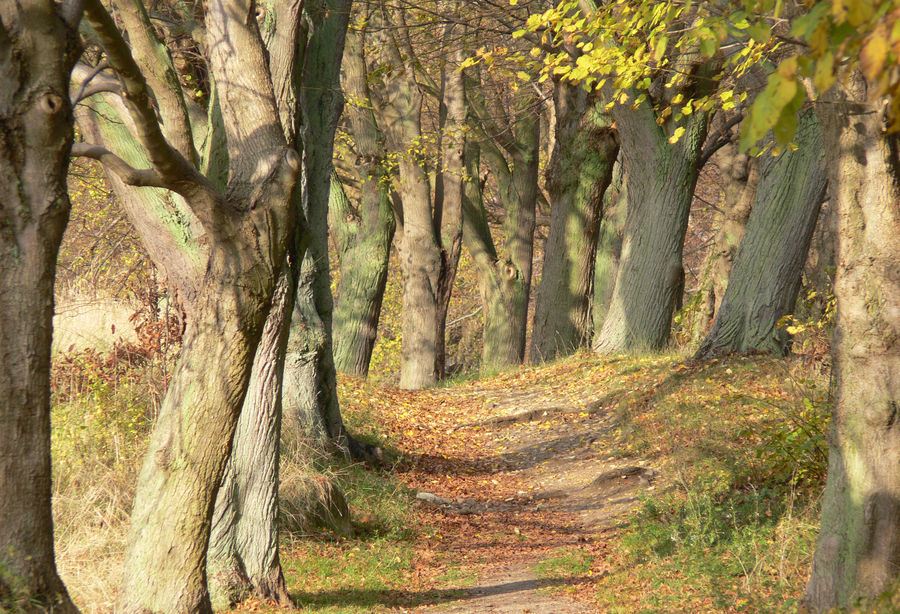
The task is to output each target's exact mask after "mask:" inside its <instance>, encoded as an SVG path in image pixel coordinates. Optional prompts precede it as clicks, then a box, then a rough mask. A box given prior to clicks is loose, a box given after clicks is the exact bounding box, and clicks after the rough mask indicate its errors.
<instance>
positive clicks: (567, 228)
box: [529, 82, 619, 364]
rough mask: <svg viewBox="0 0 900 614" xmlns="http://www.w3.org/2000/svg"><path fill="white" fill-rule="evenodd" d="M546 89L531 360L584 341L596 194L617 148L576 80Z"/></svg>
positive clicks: (597, 216)
mask: <svg viewBox="0 0 900 614" xmlns="http://www.w3.org/2000/svg"><path fill="white" fill-rule="evenodd" d="M553 93H554V96H553V98H554V100H553V102H554V106H555V110H556V143H555V147H554V149H553V155H552V157H551V159H550V169H549V171H548V177H547V191H548V193H549V196H550V233H549V235H548V237H547V243H546V244H545V246H544V266H543V275H542V278H541V285H540V286H539V287H538V291H537V299H536V301H535V312H534V330H533V332H532V337H531V353H530V356H529V358H530V360H531V362H532V363H535V364H537V363H540V362H543V361H546V360H552V359H554V358H556V357H558V356H566V355H568V354H571V353H572V352H573V351H574V350H575V349H576V348H578V347H581V346H583V345H585V344H587V343H589V342H590V336H591V324H592V322H591V298H592V297H591V293H592V290H593V281H594V279H593V277H594V262H595V259H596V255H597V238H598V234H599V232H598V231H599V226H600V220H601V214H602V204H603V197H604V194H605V193H606V188H607V187H608V186H609V184H610V181H611V180H612V170H613V165H614V163H615V161H616V157H617V156H618V154H619V143H618V139H617V137H616V134H615V131H614V130H613V129H611V128H610V127H609V126H608V123H607V122H606V121H604V118H603V117H602V115H601V114H600V109H599V108H596V107H595V106H594V105H592V104H591V101H590V100H589V99H588V93H587V92H586V91H585V90H584V88H583V87H581V86H578V85H571V84H567V83H562V82H559V83H557V84H556V85H555V86H554V90H553Z"/></svg>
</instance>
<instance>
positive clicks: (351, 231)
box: [328, 177, 396, 377]
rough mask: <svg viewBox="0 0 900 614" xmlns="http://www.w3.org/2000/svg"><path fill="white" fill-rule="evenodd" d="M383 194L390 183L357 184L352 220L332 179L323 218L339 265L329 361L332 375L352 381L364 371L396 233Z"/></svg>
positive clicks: (341, 191)
mask: <svg viewBox="0 0 900 614" xmlns="http://www.w3.org/2000/svg"><path fill="white" fill-rule="evenodd" d="M389 191H390V184H389V183H387V180H386V179H385V178H383V177H382V178H381V179H379V178H377V177H375V178H371V179H369V178H367V179H366V180H364V181H363V182H362V183H360V199H359V211H358V217H357V212H354V211H352V210H351V207H350V203H349V201H348V199H347V195H346V194H345V193H344V188H343V186H341V185H340V182H339V181H338V179H337V178H334V179H332V185H331V207H330V209H329V213H328V216H329V219H330V220H331V227H332V229H333V236H335V237H336V239H337V244H338V255H339V257H340V263H341V278H340V281H339V282H338V285H337V291H336V295H337V296H336V304H335V310H334V363H335V367H336V368H337V370H338V372H340V373H346V374H348V375H354V376H356V377H366V375H368V373H369V364H370V363H371V360H372V350H373V348H374V347H375V338H376V336H377V333H378V320H379V318H380V316H381V304H382V301H383V299H384V290H385V287H386V286H387V277H388V260H389V258H390V247H391V241H392V240H393V238H394V231H395V229H396V222H395V220H394V213H393V211H392V210H391V202H390V194H389Z"/></svg>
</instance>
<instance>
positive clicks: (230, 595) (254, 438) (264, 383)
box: [207, 268, 293, 608]
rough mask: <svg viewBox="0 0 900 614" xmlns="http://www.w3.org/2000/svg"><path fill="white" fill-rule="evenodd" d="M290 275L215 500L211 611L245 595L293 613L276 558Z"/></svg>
mask: <svg viewBox="0 0 900 614" xmlns="http://www.w3.org/2000/svg"><path fill="white" fill-rule="evenodd" d="M292 286H293V274H292V273H291V271H290V268H288V270H287V272H286V274H283V275H282V276H281V279H280V280H279V283H278V286H277V287H276V290H275V296H274V298H273V300H272V309H271V310H270V311H269V317H268V318H267V319H266V324H265V326H264V328H263V333H262V338H261V339H260V342H259V346H258V347H257V350H256V356H255V357H254V360H253V371H252V374H251V376H250V383H249V385H248V387H247V395H246V397H245V398H244V408H243V410H242V411H241V416H240V419H239V420H238V425H237V429H236V430H235V433H234V445H233V446H232V451H231V458H230V459H229V461H228V466H227V467H226V470H225V475H224V477H223V480H222V485H221V487H220V488H219V493H218V496H217V500H216V506H215V513H214V515H213V521H212V532H211V537H210V546H209V554H208V564H207V573H208V576H209V582H210V596H211V600H212V603H213V606H215V607H217V608H227V607H230V606H231V605H232V604H233V603H235V602H237V601H240V599H241V598H242V597H243V594H244V593H246V592H248V591H249V592H251V593H252V594H253V595H254V596H256V597H258V598H259V599H264V600H271V601H275V602H277V603H279V604H281V605H284V606H292V605H293V602H292V601H291V598H290V595H289V594H288V590H287V585H286V584H285V581H284V574H283V573H282V571H281V562H280V560H279V552H278V478H279V474H278V462H279V454H278V451H279V444H280V439H281V383H282V372H283V370H284V350H285V346H286V345H287V334H288V330H289V323H288V321H287V317H288V315H289V314H290V313H291V311H292V307H293V305H292V304H291V301H292V300H293V292H290V291H289V288H291V287H292Z"/></svg>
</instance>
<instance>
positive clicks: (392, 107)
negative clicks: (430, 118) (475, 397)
mask: <svg viewBox="0 0 900 614" xmlns="http://www.w3.org/2000/svg"><path fill="white" fill-rule="evenodd" d="M384 19H385V21H386V22H387V21H388V17H385V18H384ZM408 35H409V33H408V30H407V28H405V27H400V28H397V29H394V30H390V31H388V30H384V31H382V32H381V33H380V36H379V37H378V40H377V42H378V44H379V46H380V50H381V57H382V61H383V62H384V63H385V64H386V65H388V66H390V67H391V68H392V72H391V74H390V76H389V77H388V78H386V79H385V84H384V93H383V99H384V104H383V106H382V109H381V112H382V115H383V125H384V131H385V134H386V135H387V138H388V143H389V146H390V149H391V150H393V151H395V152H397V158H398V168H399V175H400V180H399V186H398V190H397V191H398V193H399V195H400V200H401V201H402V203H403V207H402V212H401V216H402V217H401V218H400V219H398V220H397V223H398V226H399V228H400V241H399V246H398V247H399V252H400V266H401V270H402V275H403V298H402V301H403V307H402V316H401V317H402V322H401V334H402V341H401V349H400V387H401V388H406V389H412V390H415V389H419V388H425V387H427V386H431V385H433V384H434V383H435V382H437V379H438V373H437V352H438V345H439V343H438V339H437V333H438V327H437V326H436V325H435V322H436V321H437V318H438V296H437V291H438V285H439V280H440V277H441V267H442V259H441V248H440V238H439V236H438V234H437V231H436V229H435V225H434V218H433V212H432V193H431V184H430V180H429V177H428V173H427V172H426V170H425V168H424V159H423V153H422V152H421V151H419V149H420V146H419V145H418V143H420V142H421V139H422V93H421V91H420V90H419V87H418V84H417V83H416V75H415V65H414V62H415V58H413V57H411V56H409V55H406V56H404V55H403V54H401V52H400V48H399V45H400V42H398V39H400V38H402V37H405V36H408Z"/></svg>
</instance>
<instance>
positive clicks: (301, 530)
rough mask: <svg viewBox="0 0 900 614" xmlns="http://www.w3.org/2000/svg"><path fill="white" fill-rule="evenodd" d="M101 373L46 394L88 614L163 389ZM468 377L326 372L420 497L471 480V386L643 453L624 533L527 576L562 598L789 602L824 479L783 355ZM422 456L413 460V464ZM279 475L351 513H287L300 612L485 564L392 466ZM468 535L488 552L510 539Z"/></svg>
mask: <svg viewBox="0 0 900 614" xmlns="http://www.w3.org/2000/svg"><path fill="white" fill-rule="evenodd" d="M73 368H74V367H73ZM104 368H106V369H107V370H106V371H102V372H101V371H99V370H98V367H97V365H95V364H93V363H91V362H90V360H88V361H87V364H84V365H81V366H79V367H78V369H79V370H80V371H79V373H80V375H79V377H80V378H81V379H80V380H78V381H79V382H80V383H79V384H78V385H77V386H74V387H72V388H70V389H64V390H62V392H61V393H58V394H57V395H56V397H55V402H54V408H53V424H54V431H53V444H54V470H55V478H56V479H55V493H54V494H55V499H54V506H55V508H54V509H55V513H56V526H57V549H58V554H59V566H60V569H61V572H62V575H63V577H64V579H65V581H66V582H67V584H68V586H69V589H70V591H71V593H72V594H73V596H74V598H75V600H76V602H77V603H78V604H79V605H80V606H81V607H82V609H83V611H85V612H105V611H110V609H111V605H112V603H113V600H114V598H115V593H116V586H117V584H118V581H119V576H120V573H121V571H120V569H121V560H122V556H123V553H124V545H125V539H126V533H127V526H128V518H127V515H128V510H129V508H130V502H131V497H132V496H133V483H134V479H135V475H136V468H137V467H138V465H139V462H140V457H141V454H142V452H143V449H144V448H145V446H146V438H147V433H148V431H149V426H150V423H151V420H152V417H153V415H154V413H155V410H156V407H157V403H158V396H155V395H156V393H153V394H150V392H151V391H154V390H156V391H158V390H160V389H161V384H160V382H159V381H158V380H159V377H160V373H165V372H166V370H165V369H164V368H162V365H159V364H153V363H146V364H143V365H141V366H133V367H129V368H128V369H127V370H126V371H123V372H119V371H116V370H113V371H109V369H108V368H107V367H104ZM60 381H65V380H60ZM72 381H74V379H73V380H72ZM471 386H472V384H470V383H466V382H463V381H460V382H458V383H456V384H454V386H453V387H452V388H450V389H447V388H435V389H431V390H427V391H421V392H417V393H411V392H406V391H398V390H395V389H390V388H383V387H379V386H376V385H372V384H369V383H366V382H363V381H360V380H352V379H342V380H341V382H340V384H339V393H340V395H341V398H342V407H343V410H344V417H345V420H346V422H347V424H348V426H349V428H350V429H351V432H353V433H354V434H355V435H357V436H360V437H361V438H362V439H364V440H366V441H368V442H370V443H374V444H376V445H379V446H381V447H383V448H384V449H386V450H387V452H388V454H387V455H388V457H389V458H391V459H392V460H394V461H396V462H397V463H398V464H399V465H398V466H401V467H402V466H404V464H406V465H407V466H409V464H410V463H412V464H413V465H415V464H416V463H421V462H425V463H426V465H424V467H425V468H426V469H428V471H425V472H424V473H421V474H419V477H418V478H417V479H420V480H425V481H424V482H420V486H419V487H424V488H425V489H427V490H431V488H432V486H431V482H430V481H431V480H437V479H441V480H447V479H450V480H453V482H452V484H455V485H461V484H463V482H464V481H465V480H467V479H473V480H474V479H477V480H482V482H483V483H486V482H484V479H485V473H486V472H487V473H489V471H490V470H489V468H487V467H486V466H482V465H483V463H481V461H480V460H479V457H478V454H483V453H484V452H483V451H482V452H478V450H470V449H469V448H467V447H466V446H468V445H470V444H471V441H469V439H471V437H470V435H466V434H465V433H464V432H463V431H459V430H455V429H456V426H455V425H458V424H462V423H466V422H470V421H472V420H473V419H475V418H477V417H478V415H480V414H479V412H484V411H486V410H485V409H484V403H483V402H482V398H481V395H482V394H488V395H490V394H491V393H490V390H497V391H498V394H499V393H500V392H505V391H509V390H512V389H516V390H523V391H524V390H541V389H543V390H546V391H550V392H549V393H548V394H552V395H553V397H554V398H558V399H559V400H560V403H568V404H570V405H572V406H573V407H575V408H578V409H579V410H581V411H582V413H580V414H579V418H578V419H593V418H592V416H608V415H614V417H615V420H614V422H615V428H613V429H612V430H610V431H609V432H607V433H606V434H605V435H603V436H602V437H601V441H602V445H601V446H599V448H598V449H601V450H603V453H604V455H608V456H609V457H610V460H612V461H622V462H623V463H628V464H630V463H633V462H634V461H635V460H636V459H642V460H644V461H647V463H648V464H650V465H651V466H653V467H654V468H656V469H658V470H659V471H660V474H661V476H662V477H661V478H660V480H659V483H658V484H656V485H655V487H654V489H653V490H651V491H647V494H646V495H645V496H644V497H643V498H642V500H641V502H640V504H639V505H638V507H637V508H636V509H635V511H634V512H633V513H632V515H631V516H630V518H628V524H627V526H626V527H625V528H624V529H621V530H618V531H616V532H612V533H604V534H603V536H602V540H600V542H602V549H598V548H595V547H593V546H591V547H585V548H581V547H578V546H570V547H566V548H562V549H558V550H555V551H553V552H550V553H549V555H543V558H542V559H540V560H539V561H538V563H537V564H536V566H535V570H536V572H537V573H538V574H539V575H540V576H542V577H544V578H548V579H554V580H561V582H560V583H559V586H564V587H566V586H568V589H564V590H576V589H575V588H573V587H572V586H569V585H568V584H566V583H565V582H563V581H564V580H565V579H567V578H574V577H579V578H584V577H589V578H590V583H587V584H585V583H581V584H579V585H578V586H579V587H581V588H578V589H577V590H578V591H583V590H591V591H593V593H592V597H591V599H592V600H593V602H594V604H595V607H596V609H597V610H598V611H605V612H622V613H624V612H669V611H692V612H693V611H696V612H739V611H753V612H791V611H794V610H795V609H796V605H797V600H798V599H799V597H800V596H801V593H802V590H803V586H804V584H805V580H806V574H807V572H808V568H809V562H810V557H811V553H812V549H813V546H814V539H815V528H816V526H817V523H818V511H817V508H816V496H817V494H818V493H819V492H820V490H821V487H822V483H823V478H824V459H825V455H824V449H825V448H824V432H825V430H826V426H827V425H826V421H827V420H826V416H827V414H828V410H829V394H828V386H827V381H826V380H825V379H823V378H822V377H818V378H817V377H811V376H809V375H807V371H806V370H805V369H804V368H803V367H802V365H800V363H799V362H797V361H783V360H775V359H769V358H759V357H757V358H734V359H729V360H720V361H712V362H709V363H702V364H694V363H691V362H687V361H685V359H684V357H683V356H678V355H649V354H648V355H644V356H640V357H610V358H598V357H596V356H593V355H590V354H587V353H578V354H576V355H575V356H573V357H570V358H568V359H565V360H561V361H558V362H554V363H551V364H548V365H544V366H542V367H540V368H535V369H530V368H529V369H526V368H523V369H520V370H518V371H509V372H504V373H501V374H498V375H496V376H494V377H492V378H489V379H485V380H480V381H479V382H477V383H476V384H474V387H475V390H478V391H479V392H472V393H471V394H469V393H467V389H468V388H469V387H471ZM483 391H488V392H486V393H485V392H483ZM435 408H440V412H439V413H437V414H434V413H430V412H432V411H433V410H434V409H435ZM422 446H425V448H423V447H422ZM453 446H456V447H453ZM423 449H425V450H427V451H429V454H430V455H424V456H423V457H422V458H421V459H418V460H417V458H418V457H417V456H416V454H417V452H416V451H417V450H419V451H421V450H423ZM435 451H439V452H440V454H437V453H436V452H435ZM473 454H474V456H473ZM467 459H468V460H467ZM282 469H283V473H282V480H283V493H284V496H285V499H286V502H287V503H291V504H293V505H294V507H293V508H292V509H293V510H294V513H296V514H297V515H298V516H304V515H305V514H307V511H308V510H309V509H311V506H313V505H314V502H315V493H314V492H313V491H315V488H314V487H313V486H315V485H316V484H321V483H322V482H323V481H327V483H329V484H331V485H333V486H334V488H336V489H337V491H339V492H340V493H342V494H343V496H344V497H345V498H346V501H347V504H348V506H349V509H350V511H351V516H352V519H353V521H352V531H351V532H348V533H347V534H346V535H343V536H338V535H335V534H334V533H332V532H330V531H328V530H326V529H323V528H322V527H320V526H316V525H315V524H314V523H303V522H297V523H292V524H291V527H292V532H291V533H290V534H289V535H287V536H286V538H285V541H284V544H283V547H282V561H283V566H284V571H285V574H286V578H287V581H288V586H289V587H290V589H291V590H292V591H293V594H294V597H295V598H297V599H298V600H299V602H300V603H301V604H302V607H301V610H300V611H301V612H326V613H348V614H349V613H354V614H356V613H362V612H384V611H390V610H391V609H396V608H407V609H409V608H412V609H415V608H417V607H420V606H424V605H428V604H432V603H436V602H440V601H442V600H447V599H454V598H456V597H458V596H459V595H460V594H461V593H460V591H462V590H465V588H466V587H467V586H471V585H472V584H473V583H474V582H476V579H477V577H478V576H479V565H481V564H482V563H478V562H477V561H476V562H474V563H473V561H472V560H471V559H466V558H465V556H464V554H463V553H462V551H460V550H459V548H458V547H453V548H451V547H449V546H448V545H446V543H448V540H447V538H449V537H450V536H449V535H448V534H447V530H448V527H447V526H443V527H437V526H430V525H429V524H428V523H429V522H431V520H432V519H433V518H434V517H432V516H428V515H427V514H423V512H422V508H421V506H416V505H414V493H415V490H414V489H411V488H410V486H408V485H407V483H406V482H405V481H409V479H410V477H409V475H406V474H404V473H401V472H398V471H394V470H377V471H376V470H372V469H369V468H366V467H363V466H361V465H355V464H344V465H335V464H334V463H333V461H332V460H329V459H324V458H311V457H310V455H309V454H308V453H307V452H306V451H304V450H303V449H302V446H301V447H296V446H295V447H292V446H291V445H287V444H286V445H285V446H283V454H282ZM429 471H437V473H429ZM469 476H471V478H470V477H469ZM288 485H293V486H291V487H288ZM488 486H489V485H488ZM292 488H293V490H292ZM310 492H313V494H312V495H310V494H309V493H310ZM304 497H307V498H305V499H304ZM305 510H307V511H305ZM497 530H499V528H494V529H491V531H493V532H496V531H497ZM475 531H477V533H478V534H480V537H479V539H481V540H482V541H483V542H485V543H488V544H489V545H490V547H491V548H494V547H501V548H502V547H509V544H510V543H511V542H513V541H515V540H516V539H517V538H516V537H515V536H513V534H512V533H511V532H509V531H506V532H502V531H501V532H500V533H497V535H496V536H494V537H491V536H492V535H493V533H490V532H485V531H486V529H476V530H475ZM441 533H444V534H445V536H444V537H442V536H441V535H440V534H441ZM518 539H520V540H521V536H519V538H518ZM485 558H486V559H487V560H490V558H491V557H490V556H487V557H485ZM573 586H574V585H573ZM584 587H587V588H586V589H585V588H584ZM261 607H262V606H261V605H260V604H252V603H250V604H246V605H245V606H243V607H242V611H247V610H248V609H250V610H253V611H259V610H260V608H261ZM262 611H272V610H269V609H265V608H263V609H262ZM884 611H889V610H884Z"/></svg>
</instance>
